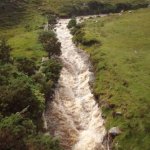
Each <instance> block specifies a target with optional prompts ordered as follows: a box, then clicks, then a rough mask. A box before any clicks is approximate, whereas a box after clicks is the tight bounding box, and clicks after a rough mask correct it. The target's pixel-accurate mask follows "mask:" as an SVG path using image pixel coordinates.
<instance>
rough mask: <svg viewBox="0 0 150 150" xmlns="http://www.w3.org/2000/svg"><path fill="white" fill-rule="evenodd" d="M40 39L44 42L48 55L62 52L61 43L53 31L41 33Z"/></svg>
mask: <svg viewBox="0 0 150 150" xmlns="http://www.w3.org/2000/svg"><path fill="white" fill-rule="evenodd" d="M39 41H40V42H41V43H42V45H43V47H44V50H45V51H46V52H47V53H48V57H49V58H51V57H52V56H59V55H60V54H61V50H60V47H61V44H60V42H59V41H58V39H57V37H56V34H55V33H54V32H53V31H48V32H47V31H44V32H41V33H40V35H39Z"/></svg>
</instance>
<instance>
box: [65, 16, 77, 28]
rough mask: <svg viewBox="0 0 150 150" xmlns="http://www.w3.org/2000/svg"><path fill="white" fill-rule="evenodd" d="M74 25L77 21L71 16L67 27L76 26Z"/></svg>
mask: <svg viewBox="0 0 150 150" xmlns="http://www.w3.org/2000/svg"><path fill="white" fill-rule="evenodd" d="M76 25H77V21H76V18H72V19H71V20H70V21H69V23H68V26H67V27H68V28H69V29H70V28H74V27H76Z"/></svg>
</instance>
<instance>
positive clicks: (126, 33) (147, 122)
mask: <svg viewBox="0 0 150 150" xmlns="http://www.w3.org/2000/svg"><path fill="white" fill-rule="evenodd" d="M149 18H150V10H149V9H145V10H144V9H143V10H138V11H133V12H132V13H128V12H126V13H123V15H122V16H119V15H110V16H108V17H104V18H96V19H89V20H87V21H85V24H84V27H82V28H81V29H80V30H81V31H80V32H78V35H83V36H82V38H81V36H80V39H79V40H80V41H81V42H82V43H83V44H81V47H82V48H83V49H85V50H86V51H87V52H88V53H89V54H90V55H91V59H92V62H93V65H94V69H95V73H96V81H95V84H94V93H95V96H96V98H97V101H98V102H99V104H100V105H101V106H102V109H103V113H104V116H105V117H106V127H107V128H108V129H109V128H111V127H113V126H119V127H120V129H121V131H122V134H121V135H120V136H118V137H117V138H115V140H114V144H113V145H114V149H119V150H126V149H128V150H141V149H144V150H148V149H149V145H150V135H149V132H150V113H149V108H150V99H149V98H150V86H149V85H150V42H149V41H150V34H149V33H150V28H149V26H150V20H149ZM81 33H82V34H81ZM75 38H78V36H77V33H76V37H75ZM91 41H92V42H91ZM93 41H94V42H95V43H96V44H93ZM90 43H91V44H90ZM92 44H93V45H92ZM86 45H88V46H86Z"/></svg>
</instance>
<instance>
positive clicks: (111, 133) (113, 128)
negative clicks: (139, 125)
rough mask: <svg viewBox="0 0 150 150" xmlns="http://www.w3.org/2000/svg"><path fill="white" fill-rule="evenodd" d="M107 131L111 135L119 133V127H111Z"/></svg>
mask: <svg viewBox="0 0 150 150" xmlns="http://www.w3.org/2000/svg"><path fill="white" fill-rule="evenodd" d="M108 133H109V135H111V136H117V135H119V134H121V130H120V129H119V127H112V128H111V129H110V130H109V132H108Z"/></svg>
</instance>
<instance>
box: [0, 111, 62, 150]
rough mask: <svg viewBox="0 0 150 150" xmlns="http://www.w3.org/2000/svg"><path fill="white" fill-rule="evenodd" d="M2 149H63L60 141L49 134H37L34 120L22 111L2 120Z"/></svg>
mask: <svg viewBox="0 0 150 150" xmlns="http://www.w3.org/2000/svg"><path fill="white" fill-rule="evenodd" d="M0 149H1V150H8V149H10V150H21V149H22V150H31V149H32V150H61V148H60V146H59V141H58V140H57V139H54V138H52V137H50V136H49V135H43V134H41V133H40V134H37V132H36V127H35V125H34V124H33V122H32V120H30V119H27V118H25V117H23V116H22V115H21V114H20V113H17V114H12V115H10V116H9V117H5V118H3V119H2V120H1V121H0Z"/></svg>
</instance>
